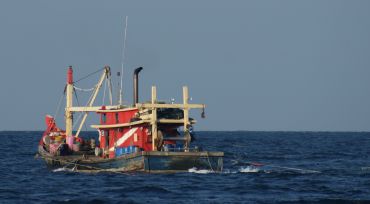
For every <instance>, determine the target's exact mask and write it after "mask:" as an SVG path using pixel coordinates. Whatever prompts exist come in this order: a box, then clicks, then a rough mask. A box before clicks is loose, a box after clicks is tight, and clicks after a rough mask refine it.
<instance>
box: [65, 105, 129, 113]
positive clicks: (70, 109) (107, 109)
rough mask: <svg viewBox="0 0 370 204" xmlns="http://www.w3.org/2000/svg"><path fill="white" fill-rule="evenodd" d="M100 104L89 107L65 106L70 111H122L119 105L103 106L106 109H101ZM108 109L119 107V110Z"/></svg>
mask: <svg viewBox="0 0 370 204" xmlns="http://www.w3.org/2000/svg"><path fill="white" fill-rule="evenodd" d="M101 108H102V107H101V106H91V107H83V106H82V107H79V106H74V107H69V108H66V110H67V111H71V112H112V111H122V110H123V109H122V108H121V107H120V106H105V108H106V110H101ZM109 109H119V110H109Z"/></svg>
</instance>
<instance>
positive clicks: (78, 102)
mask: <svg viewBox="0 0 370 204" xmlns="http://www.w3.org/2000/svg"><path fill="white" fill-rule="evenodd" d="M73 88H74V89H75V87H74V86H73ZM74 94H75V97H76V101H77V105H78V106H80V101H79V100H78V96H77V92H76V90H74ZM81 115H82V112H81V113H80V116H79V117H81ZM84 126H85V130H86V131H87V127H86V124H84Z"/></svg>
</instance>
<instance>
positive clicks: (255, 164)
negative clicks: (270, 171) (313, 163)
mask: <svg viewBox="0 0 370 204" xmlns="http://www.w3.org/2000/svg"><path fill="white" fill-rule="evenodd" d="M246 163H248V164H249V165H252V166H267V167H272V168H278V169H286V170H292V171H301V172H307V173H321V171H316V170H310V169H299V168H291V167H285V166H276V165H270V164H262V163H256V162H246Z"/></svg>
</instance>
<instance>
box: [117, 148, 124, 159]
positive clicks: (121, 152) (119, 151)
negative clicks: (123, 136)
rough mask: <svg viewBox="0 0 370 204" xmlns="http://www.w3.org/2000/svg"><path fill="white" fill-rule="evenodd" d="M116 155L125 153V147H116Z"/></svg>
mask: <svg viewBox="0 0 370 204" xmlns="http://www.w3.org/2000/svg"><path fill="white" fill-rule="evenodd" d="M115 153H116V157H118V156H121V155H122V154H123V148H122V147H116V151H115Z"/></svg>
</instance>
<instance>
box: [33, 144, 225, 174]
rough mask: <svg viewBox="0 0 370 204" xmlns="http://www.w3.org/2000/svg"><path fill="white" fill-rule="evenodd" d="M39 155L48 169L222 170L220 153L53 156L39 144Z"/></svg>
mask: <svg viewBox="0 0 370 204" xmlns="http://www.w3.org/2000/svg"><path fill="white" fill-rule="evenodd" d="M39 154H40V156H41V157H42V158H43V159H44V160H45V161H46V164H47V165H48V167H50V168H61V167H65V168H70V169H73V170H74V171H79V172H132V171H139V172H148V173H176V172H187V171H189V169H191V168H196V169H202V170H210V171H214V172H221V171H222V168H223V156H224V154H223V152H205V151H202V152H160V151H153V152H144V151H143V152H136V153H132V154H127V155H122V156H119V157H116V158H112V159H104V158H100V157H96V156H93V155H69V156H53V155H51V154H49V153H48V152H46V151H45V150H44V149H43V148H42V147H40V148H39Z"/></svg>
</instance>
